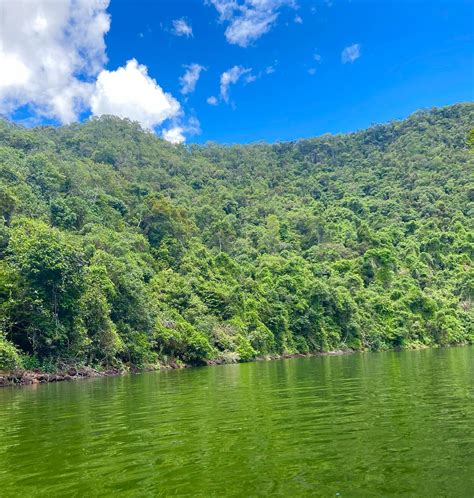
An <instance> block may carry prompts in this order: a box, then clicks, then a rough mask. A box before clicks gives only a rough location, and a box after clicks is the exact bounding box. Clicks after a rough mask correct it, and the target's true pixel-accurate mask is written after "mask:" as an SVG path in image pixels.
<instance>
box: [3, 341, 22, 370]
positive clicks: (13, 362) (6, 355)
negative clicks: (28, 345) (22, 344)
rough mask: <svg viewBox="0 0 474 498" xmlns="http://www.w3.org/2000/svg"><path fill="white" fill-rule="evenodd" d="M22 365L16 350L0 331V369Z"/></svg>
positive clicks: (9, 368) (12, 368)
mask: <svg viewBox="0 0 474 498" xmlns="http://www.w3.org/2000/svg"><path fill="white" fill-rule="evenodd" d="M21 366H22V361H21V358H20V355H19V354H18V350H17V349H16V348H15V346H14V345H13V344H12V343H11V342H8V341H7V340H6V339H5V337H4V336H3V334H2V333H1V332H0V370H14V369H15V368H19V367H21Z"/></svg>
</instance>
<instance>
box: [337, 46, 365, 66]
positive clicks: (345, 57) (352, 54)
mask: <svg viewBox="0 0 474 498" xmlns="http://www.w3.org/2000/svg"><path fill="white" fill-rule="evenodd" d="M359 57H360V45H359V44H358V43H354V45H351V46H350V47H346V48H345V49H344V50H343V51H342V53H341V61H342V63H343V64H347V63H348V62H350V63H352V62H354V61H355V60H356V59H358V58H359Z"/></svg>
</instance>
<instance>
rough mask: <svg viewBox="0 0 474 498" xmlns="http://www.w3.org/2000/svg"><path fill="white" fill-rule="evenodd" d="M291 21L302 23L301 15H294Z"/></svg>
mask: <svg viewBox="0 0 474 498" xmlns="http://www.w3.org/2000/svg"><path fill="white" fill-rule="evenodd" d="M293 21H294V22H295V23H296V24H303V19H301V16H295V18H294V19H293Z"/></svg>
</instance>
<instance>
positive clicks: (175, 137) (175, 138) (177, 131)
mask: <svg viewBox="0 0 474 498" xmlns="http://www.w3.org/2000/svg"><path fill="white" fill-rule="evenodd" d="M162 136H163V138H164V139H165V140H166V141H167V142H171V143H172V144H181V143H183V142H184V141H185V140H186V137H185V136H184V128H183V127H181V126H173V127H172V128H168V129H167V130H163V133H162Z"/></svg>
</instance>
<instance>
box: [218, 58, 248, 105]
mask: <svg viewBox="0 0 474 498" xmlns="http://www.w3.org/2000/svg"><path fill="white" fill-rule="evenodd" d="M251 71H252V69H251V68H248V67H243V66H234V67H232V68H230V69H229V70H228V71H224V72H223V73H222V74H221V85H220V92H221V98H222V100H223V101H224V102H229V87H230V85H235V83H237V82H238V81H239V79H240V78H241V77H242V76H245V75H247V82H250V81H251V80H249V78H250V77H251ZM254 79H255V78H254Z"/></svg>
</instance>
